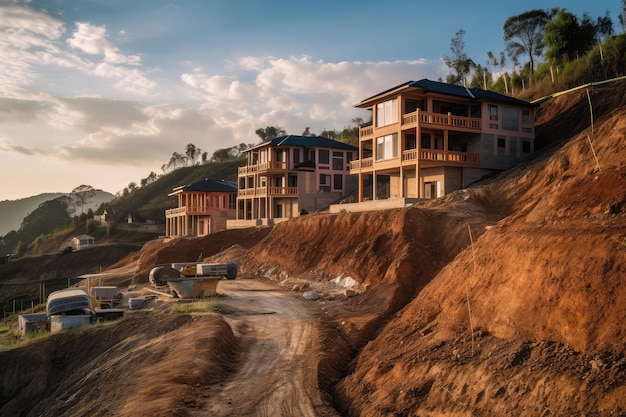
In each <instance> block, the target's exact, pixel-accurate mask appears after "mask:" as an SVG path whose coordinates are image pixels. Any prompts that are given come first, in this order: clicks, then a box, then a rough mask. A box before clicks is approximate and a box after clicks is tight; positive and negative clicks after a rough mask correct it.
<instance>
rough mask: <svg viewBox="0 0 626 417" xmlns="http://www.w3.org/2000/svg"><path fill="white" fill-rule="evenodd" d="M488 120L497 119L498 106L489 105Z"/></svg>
mask: <svg viewBox="0 0 626 417" xmlns="http://www.w3.org/2000/svg"><path fill="white" fill-rule="evenodd" d="M489 120H498V106H495V105H493V104H490V105H489Z"/></svg>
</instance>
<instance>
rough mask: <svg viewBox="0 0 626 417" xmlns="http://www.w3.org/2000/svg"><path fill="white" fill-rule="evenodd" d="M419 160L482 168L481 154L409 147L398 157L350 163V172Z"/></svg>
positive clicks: (432, 164) (422, 163) (427, 163)
mask: <svg viewBox="0 0 626 417" xmlns="http://www.w3.org/2000/svg"><path fill="white" fill-rule="evenodd" d="M418 160H419V163H420V166H421V167H435V166H457V167H464V168H480V155H478V154H475V153H467V152H454V151H444V150H439V149H409V150H406V151H404V152H402V157H401V158H400V160H398V158H391V159H382V160H379V161H374V159H373V158H365V159H361V160H356V161H352V162H351V163H350V173H351V174H358V173H359V172H373V171H374V170H376V169H389V168H399V167H400V164H402V165H403V166H405V165H415V164H416V163H417V162H418Z"/></svg>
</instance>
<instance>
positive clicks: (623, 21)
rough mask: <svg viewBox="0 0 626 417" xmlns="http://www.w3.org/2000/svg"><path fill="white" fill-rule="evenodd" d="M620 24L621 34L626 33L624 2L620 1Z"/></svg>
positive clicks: (625, 4) (625, 1)
mask: <svg viewBox="0 0 626 417" xmlns="http://www.w3.org/2000/svg"><path fill="white" fill-rule="evenodd" d="M619 20H620V22H621V23H622V32H623V33H626V0H622V14H621V15H620V16H619Z"/></svg>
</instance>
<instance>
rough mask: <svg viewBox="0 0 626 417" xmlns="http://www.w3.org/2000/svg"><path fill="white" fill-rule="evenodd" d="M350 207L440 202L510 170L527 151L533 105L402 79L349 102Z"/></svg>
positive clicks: (531, 144)
mask: <svg viewBox="0 0 626 417" xmlns="http://www.w3.org/2000/svg"><path fill="white" fill-rule="evenodd" d="M355 107H358V108H362V109H366V110H369V111H371V112H372V125H371V126H367V127H362V128H361V129H360V133H359V159H358V160H354V161H352V163H351V166H350V172H351V173H352V174H354V175H356V176H357V177H358V189H359V191H358V201H359V202H363V201H367V200H382V199H396V198H397V199H403V200H404V201H406V202H408V203H410V202H414V201H417V200H418V199H428V198H437V197H441V196H443V195H445V194H447V193H449V192H451V191H454V190H457V189H461V188H464V187H466V186H467V185H469V184H471V183H472V182H474V181H476V180H478V179H480V178H481V177H483V176H485V175H487V174H490V173H493V172H497V171H501V170H505V169H508V168H510V167H511V166H513V165H514V164H515V163H517V162H519V161H520V160H521V159H523V158H525V157H526V156H528V155H529V154H530V153H532V152H533V150H534V138H535V129H534V111H533V105H532V104H530V103H528V102H525V101H522V100H518V99H515V98H513V97H508V96H505V95H502V94H498V93H494V92H490V91H486V90H482V89H480V88H465V87H461V86H457V85H451V84H445V83H440V82H435V81H430V80H426V79H423V80H420V81H410V82H407V83H404V84H401V85H399V86H397V87H394V88H391V89H389V90H387V91H383V92H381V93H379V94H377V95H375V96H373V97H370V98H368V99H365V100H363V101H361V102H360V103H358V104H356V105H355Z"/></svg>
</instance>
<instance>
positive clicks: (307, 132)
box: [302, 126, 315, 136]
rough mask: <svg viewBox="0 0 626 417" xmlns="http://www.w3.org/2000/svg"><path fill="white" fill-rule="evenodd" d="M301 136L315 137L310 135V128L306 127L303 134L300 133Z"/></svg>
mask: <svg viewBox="0 0 626 417" xmlns="http://www.w3.org/2000/svg"><path fill="white" fill-rule="evenodd" d="M302 136H315V135H314V134H313V133H311V128H310V127H308V126H307V127H305V128H304V132H302Z"/></svg>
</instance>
